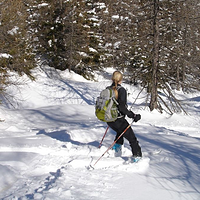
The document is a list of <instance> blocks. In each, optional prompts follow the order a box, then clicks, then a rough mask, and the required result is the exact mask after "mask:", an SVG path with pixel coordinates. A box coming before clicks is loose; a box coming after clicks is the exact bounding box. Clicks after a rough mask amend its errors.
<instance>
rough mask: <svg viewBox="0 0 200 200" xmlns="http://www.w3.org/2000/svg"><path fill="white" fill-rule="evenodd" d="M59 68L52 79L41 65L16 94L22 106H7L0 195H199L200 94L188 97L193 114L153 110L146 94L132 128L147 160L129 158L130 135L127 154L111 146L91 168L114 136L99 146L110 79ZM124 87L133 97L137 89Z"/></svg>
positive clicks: (0, 130) (78, 198)
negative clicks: (102, 96) (100, 108)
mask: <svg viewBox="0 0 200 200" xmlns="http://www.w3.org/2000/svg"><path fill="white" fill-rule="evenodd" d="M59 73H60V75H59V74H57V75H59V76H58V78H60V79H55V80H53V81H52V79H50V78H49V75H47V74H46V73H44V72H42V71H37V70H36V71H35V74H36V75H37V81H36V82H35V83H33V82H30V81H28V82H27V85H26V86H24V87H23V88H22V91H21V93H20V94H17V95H21V96H18V98H19V99H23V101H21V102H20V103H19V109H8V108H5V107H3V106H2V107H1V110H0V119H4V121H3V122H0V125H1V126H0V173H1V179H0V199H2V200H28V199H39V200H52V199H55V200H70V199H73V200H110V199H115V200H121V199H125V200H132V199H133V197H134V199H140V200H149V199H151V200H160V199H162V200H171V199H174V200H198V199H200V188H199V185H200V146H199V142H200V132H199V122H200V117H199V102H198V101H194V99H197V100H198V99H199V98H194V97H191V99H193V101H192V104H191V102H190V101H189V100H188V101H189V103H190V106H189V110H190V112H191V115H188V116H186V115H183V114H174V115H173V116H167V115H165V114H163V115H161V114H160V113H157V112H156V111H155V112H149V111H148V110H145V109H144V108H143V106H142V105H143V100H142V99H139V102H136V105H135V107H134V110H133V111H134V112H136V113H140V114H141V115H142V119H141V120H140V121H139V122H138V123H134V124H133V126H132V128H133V130H134V132H135V134H136V136H137V137H138V140H139V142H140V145H141V147H142V151H143V155H144V158H143V159H142V160H141V161H140V162H139V163H136V164H131V163H129V161H128V160H129V156H130V155H131V151H130V147H129V144H128V143H127V141H126V140H125V143H124V146H123V149H122V157H114V156H113V151H112V150H109V151H108V153H106V154H105V155H104V156H103V158H102V159H101V160H100V161H99V162H98V163H97V164H96V165H95V167H94V169H90V168H88V167H89V166H90V165H93V164H94V162H95V161H96V160H97V159H98V158H99V157H100V156H101V155H102V154H103V153H104V152H105V151H106V149H107V148H108V147H109V146H110V144H111V143H112V142H113V140H114V138H115V133H114V132H113V131H112V130H110V129H109V131H108V133H107V135H106V137H105V139H104V141H103V145H102V147H101V148H100V149H99V148H98V146H99V142H100V141H101V138H102V136H103V134H104V133H105V130H106V124H104V123H101V122H99V121H98V120H97V119H96V117H95V116H94V101H95V98H96V96H97V95H98V94H99V92H100V90H101V89H103V88H104V87H105V86H107V85H108V84H110V82H109V81H108V80H104V81H102V82H96V83H95V82H88V81H85V80H83V79H82V78H80V77H79V76H78V75H76V74H74V73H69V72H67V71H66V72H64V74H61V72H59ZM125 87H127V88H128V89H129V91H130V96H129V100H130V101H132V100H133V99H134V97H135V96H137V94H138V91H137V88H134V87H131V86H129V85H126V84H125ZM10 92H11V93H15V90H14V89H13V90H11V91H10ZM143 96H145V94H143ZM182 96H183V95H182ZM196 96H199V94H196ZM29 97H31V98H29ZM185 99H190V98H189V97H187V98H186V97H185ZM186 103H187V101H186ZM195 103H196V105H195ZM41 106H42V107H41Z"/></svg>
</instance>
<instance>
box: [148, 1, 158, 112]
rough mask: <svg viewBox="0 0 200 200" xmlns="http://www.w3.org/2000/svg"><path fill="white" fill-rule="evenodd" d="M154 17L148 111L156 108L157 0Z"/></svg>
mask: <svg viewBox="0 0 200 200" xmlns="http://www.w3.org/2000/svg"><path fill="white" fill-rule="evenodd" d="M153 12H154V16H153V37H154V38H153V52H152V54H153V59H152V82H151V92H150V93H151V100H150V104H149V108H150V110H151V111H152V110H154V109H157V108H158V91H157V90H158V67H159V25H158V16H157V14H158V12H159V0H154V10H153Z"/></svg>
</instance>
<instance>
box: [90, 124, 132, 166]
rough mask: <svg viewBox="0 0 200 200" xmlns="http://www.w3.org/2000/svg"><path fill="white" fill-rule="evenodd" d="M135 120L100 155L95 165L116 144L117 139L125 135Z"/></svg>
mask: <svg viewBox="0 0 200 200" xmlns="http://www.w3.org/2000/svg"><path fill="white" fill-rule="evenodd" d="M133 122H134V120H133V121H132V122H131V123H130V124H129V125H128V126H127V127H126V129H125V130H124V131H123V132H122V133H121V135H120V136H119V137H118V138H117V139H116V140H115V141H114V142H113V143H112V144H111V145H110V146H109V147H108V149H107V150H106V151H105V152H104V153H103V154H102V156H101V157H99V159H98V160H97V161H96V162H95V163H94V165H93V166H95V165H96V164H97V163H98V162H99V160H100V159H101V158H102V157H103V156H104V155H105V154H106V153H107V152H108V151H109V150H110V149H111V148H112V147H113V146H114V144H115V143H116V142H117V140H119V138H121V137H122V135H124V133H125V132H126V131H127V130H128V129H129V128H130V127H131V125H132V123H133Z"/></svg>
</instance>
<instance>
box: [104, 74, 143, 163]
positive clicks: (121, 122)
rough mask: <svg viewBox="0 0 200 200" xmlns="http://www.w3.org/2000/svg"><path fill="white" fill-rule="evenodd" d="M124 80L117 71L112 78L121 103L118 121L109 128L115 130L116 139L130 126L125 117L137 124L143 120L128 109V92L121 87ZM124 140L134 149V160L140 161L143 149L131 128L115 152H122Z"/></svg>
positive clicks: (120, 139)
mask: <svg viewBox="0 0 200 200" xmlns="http://www.w3.org/2000/svg"><path fill="white" fill-rule="evenodd" d="M122 79H123V75H122V73H121V72H119V71H115V72H114V73H113V76H112V81H113V83H112V85H111V87H112V88H113V90H114V91H115V96H116V99H117V101H118V103H119V105H118V110H119V116H118V118H117V120H116V121H114V122H108V123H107V124H108V126H109V127H110V128H111V129H113V130H114V131H115V132H116V133H117V134H116V137H115V141H116V139H117V138H118V137H119V136H120V134H121V133H122V132H123V131H124V130H125V129H126V128H127V127H128V126H129V123H128V121H127V120H126V119H125V116H126V115H127V116H128V117H129V118H132V119H133V120H134V121H135V122H137V121H138V120H140V119H141V115H140V114H134V113H133V112H132V111H130V110H128V109H127V107H128V106H127V92H126V90H125V89H124V87H122V86H121V83H122ZM124 138H126V139H127V140H128V141H129V144H130V146H131V149H132V154H133V159H138V158H141V157H142V152H141V147H140V146H139V143H138V140H137V138H136V136H135V134H134V132H133V130H132V128H131V127H130V128H129V129H128V130H127V131H126V132H125V133H124V135H123V136H122V137H120V138H119V140H117V142H116V143H115V145H114V146H113V149H114V150H115V152H121V147H122V145H123V143H124Z"/></svg>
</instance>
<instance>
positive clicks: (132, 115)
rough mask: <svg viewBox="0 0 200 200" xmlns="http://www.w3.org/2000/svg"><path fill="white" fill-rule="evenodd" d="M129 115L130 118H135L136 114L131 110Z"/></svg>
mask: <svg viewBox="0 0 200 200" xmlns="http://www.w3.org/2000/svg"><path fill="white" fill-rule="evenodd" d="M127 116H128V117H129V118H133V119H134V117H135V114H134V113H133V112H132V111H129V112H128V114H127Z"/></svg>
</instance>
